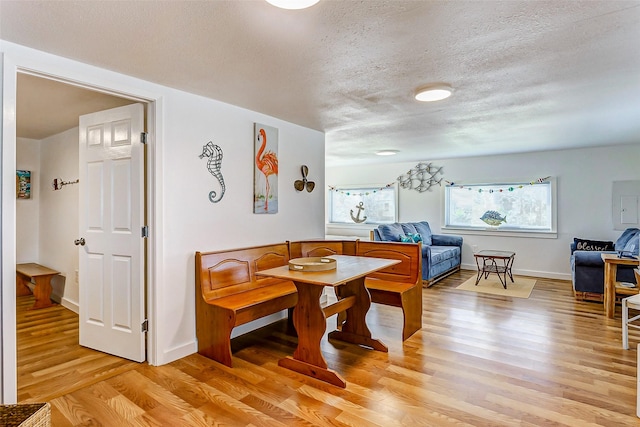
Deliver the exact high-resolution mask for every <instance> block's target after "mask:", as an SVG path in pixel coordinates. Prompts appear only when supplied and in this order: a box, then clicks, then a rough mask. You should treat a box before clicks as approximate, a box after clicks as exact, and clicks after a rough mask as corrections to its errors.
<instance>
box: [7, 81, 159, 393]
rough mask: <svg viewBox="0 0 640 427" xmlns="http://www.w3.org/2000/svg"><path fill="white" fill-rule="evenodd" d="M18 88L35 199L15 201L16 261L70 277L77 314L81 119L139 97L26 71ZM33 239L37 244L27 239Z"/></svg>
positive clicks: (21, 153)
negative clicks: (51, 184)
mask: <svg viewBox="0 0 640 427" xmlns="http://www.w3.org/2000/svg"><path fill="white" fill-rule="evenodd" d="M16 88H17V89H16V166H17V169H23V168H25V169H26V167H28V168H29V169H32V170H33V171H34V172H35V173H34V174H33V175H32V177H33V183H34V187H33V192H32V195H33V198H32V199H31V200H17V201H16V245H15V246H16V261H17V262H18V263H20V262H39V263H42V264H45V265H49V266H52V267H55V268H56V269H57V270H59V271H61V272H62V273H63V276H65V277H66V279H65V280H64V282H63V283H62V288H63V289H64V291H63V292H62V293H61V295H60V297H61V301H60V302H61V303H62V305H63V306H64V307H66V309H69V310H71V311H73V312H75V313H76V314H77V313H78V310H79V301H80V299H79V283H78V268H79V267H78V248H77V247H76V246H75V245H73V241H74V239H75V238H77V236H78V215H77V213H78V211H79V205H78V194H77V192H78V191H77V188H78V186H74V185H71V184H73V183H74V182H75V181H76V180H77V177H78V158H77V152H78V145H79V144H78V118H79V117H80V116H81V115H84V114H88V113H93V112H96V111H103V110H107V109H111V108H114V107H119V106H123V105H129V104H133V103H137V102H140V100H138V99H130V98H126V97H121V96H118V95H117V94H111V93H104V92H101V91H95V90H92V89H91V88H88V87H82V86H78V85H75V84H69V83H67V82H63V81H59V80H54V79H50V78H47V77H45V76H40V75H34V74H31V73H23V72H19V73H17V84H16ZM145 119H146V114H145ZM145 122H146V120H145ZM23 144H25V145H27V146H28V148H27V149H26V150H23V147H22V145H23ZM40 154H41V155H40ZM25 162H26V164H27V166H26V167H23V166H22V165H24V164H25ZM53 179H57V182H58V183H60V182H66V183H67V185H65V186H62V187H59V188H58V189H57V190H54V189H53V188H52V186H49V185H48V184H49V183H50V181H52V180H53ZM36 186H37V187H36ZM34 211H36V212H38V214H37V215H33V212H34ZM25 212H29V213H31V215H25ZM25 221H30V222H31V224H28V223H27V224H24V222H25ZM34 240H35V241H36V242H38V243H36V244H35V245H34V244H28V243H27V242H33V241H34ZM25 243H27V244H25ZM54 288H56V284H55V283H54ZM57 288H58V289H59V288H60V284H59V283H58V286H57ZM17 319H20V316H17ZM17 326H19V325H17ZM76 332H77V331H76ZM96 357H97V356H96ZM18 358H19V355H18ZM20 363H21V361H20V360H19V359H18V360H17V365H18V366H20ZM19 381H20V380H18V382H19ZM18 387H19V388H20V387H21V384H18Z"/></svg>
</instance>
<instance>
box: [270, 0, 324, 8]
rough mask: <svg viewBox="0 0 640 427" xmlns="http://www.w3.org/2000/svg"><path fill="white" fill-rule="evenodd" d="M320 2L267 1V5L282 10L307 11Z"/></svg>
mask: <svg viewBox="0 0 640 427" xmlns="http://www.w3.org/2000/svg"><path fill="white" fill-rule="evenodd" d="M319 1H320V0H267V3H270V4H272V5H274V6H276V7H279V8H281V9H306V8H307V7H311V6H313V5H314V4H316V3H318V2H319Z"/></svg>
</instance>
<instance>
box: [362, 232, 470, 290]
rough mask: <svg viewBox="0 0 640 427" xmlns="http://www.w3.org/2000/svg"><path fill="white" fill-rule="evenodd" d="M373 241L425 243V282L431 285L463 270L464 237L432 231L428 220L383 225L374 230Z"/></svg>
mask: <svg viewBox="0 0 640 427" xmlns="http://www.w3.org/2000/svg"><path fill="white" fill-rule="evenodd" d="M371 240H381V241H389V242H401V241H407V242H409V241H413V242H416V241H421V242H422V284H423V286H427V287H428V286H431V285H433V284H434V283H435V282H437V281H438V280H440V279H442V278H444V277H446V276H448V275H449V274H451V273H453V272H455V271H458V270H460V263H461V262H462V237H460V236H450V235H442V234H433V233H431V227H429V223H428V222H426V221H422V222H405V223H398V222H396V223H393V224H382V225H379V226H378V228H375V229H373V230H372V231H371Z"/></svg>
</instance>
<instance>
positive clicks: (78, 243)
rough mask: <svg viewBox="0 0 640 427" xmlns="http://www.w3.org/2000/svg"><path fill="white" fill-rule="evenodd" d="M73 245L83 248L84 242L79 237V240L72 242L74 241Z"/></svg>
mask: <svg viewBox="0 0 640 427" xmlns="http://www.w3.org/2000/svg"><path fill="white" fill-rule="evenodd" d="M73 243H75V244H76V246H78V245H80V246H84V243H85V241H84V237H81V238H79V239H76V240H74V241H73Z"/></svg>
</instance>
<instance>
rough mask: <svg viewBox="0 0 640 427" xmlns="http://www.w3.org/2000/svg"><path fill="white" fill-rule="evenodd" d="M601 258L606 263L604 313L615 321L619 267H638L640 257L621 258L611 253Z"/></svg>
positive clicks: (604, 254) (602, 255)
mask: <svg viewBox="0 0 640 427" xmlns="http://www.w3.org/2000/svg"><path fill="white" fill-rule="evenodd" d="M600 256H601V257H602V261H604V313H605V315H606V316H607V317H608V318H609V319H613V318H614V315H615V312H616V276H617V274H618V266H619V265H638V263H639V259H638V257H633V258H627V257H619V256H618V254H611V253H603V254H601V255H600ZM639 285H640V284H639ZM636 293H637V292H636Z"/></svg>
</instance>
